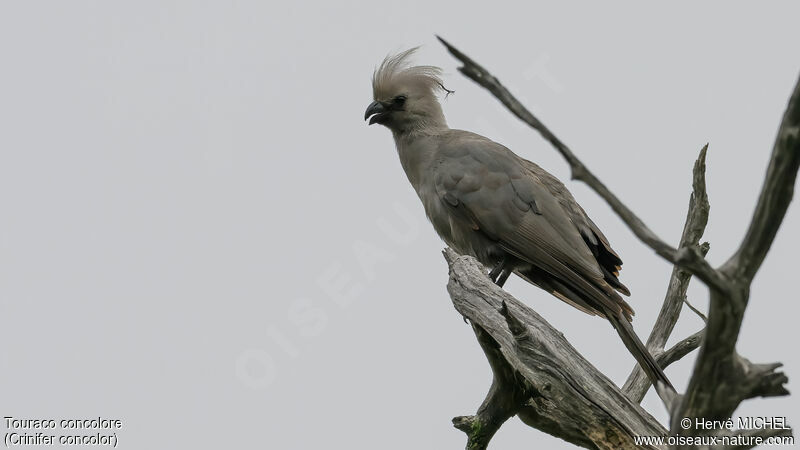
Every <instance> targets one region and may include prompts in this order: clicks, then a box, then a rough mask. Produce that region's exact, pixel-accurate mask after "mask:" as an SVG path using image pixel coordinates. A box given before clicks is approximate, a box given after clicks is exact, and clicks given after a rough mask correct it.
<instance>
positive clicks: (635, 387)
mask: <svg viewBox="0 0 800 450" xmlns="http://www.w3.org/2000/svg"><path fill="white" fill-rule="evenodd" d="M707 151H708V144H706V145H705V146H704V147H703V149H702V150H700V156H699V157H698V158H697V161H696V162H695V163H694V170H693V171H692V194H691V196H690V197H689V211H688V212H687V214H686V223H685V224H684V227H683V233H682V234H681V241H680V247H681V248H688V247H698V246H699V247H698V248H699V251H700V254H701V255H703V256H704V257H705V255H706V253H708V249H709V245H708V243H704V244H703V245H700V238H701V237H703V233H704V232H705V229H706V224H708V214H709V211H710V209H711V206H710V205H709V203H708V194H707V193H706V178H705V176H706V152H707ZM691 278H692V274H691V273H689V272H688V271H687V270H685V269H683V268H682V267H680V266H678V265H676V266H674V267H673V268H672V275H671V276H670V279H669V285H668V287H667V294H666V296H665V297H664V303H663V304H662V306H661V311H660V312H659V313H658V318H657V319H656V323H655V326H653V330H652V331H651V332H650V337H649V338H648V339H647V344H646V345H647V349H648V350H650V352H651V353H653V354H654V355H657V354H659V353H660V352H663V351H664V346H665V345H666V344H667V340H668V339H669V337H670V335H671V334H672V330H673V329H674V328H675V324H676V323H678V318H679V317H680V314H681V309H682V307H683V303H684V301H685V300H686V290H687V289H688V288H689V282H690V281H691ZM649 387H650V380H649V379H648V378H647V375H646V374H645V373H644V370H642V368H641V367H639V365H638V364H637V365H636V366H635V367H634V368H633V371H632V372H631V374H630V375H629V376H628V380H627V381H626V382H625V385H624V386H623V387H622V390H623V391H624V392H625V393H627V394H628V395H629V396H630V397H631V398H632V399H633V400H634V401H636V402H641V401H642V399H643V398H644V396H645V394H646V393H647V390H648V389H649Z"/></svg>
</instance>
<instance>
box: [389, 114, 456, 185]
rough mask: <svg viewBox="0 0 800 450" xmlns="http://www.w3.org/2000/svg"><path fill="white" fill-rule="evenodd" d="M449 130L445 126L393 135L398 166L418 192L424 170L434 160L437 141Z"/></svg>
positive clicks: (422, 180)
mask: <svg viewBox="0 0 800 450" xmlns="http://www.w3.org/2000/svg"><path fill="white" fill-rule="evenodd" d="M448 130H449V128H447V125H444V126H442V127H428V128H425V129H420V130H416V131H413V132H405V133H397V132H395V133H393V134H394V142H395V145H396V147H397V154H398V156H400V164H401V165H402V166H403V170H404V171H405V173H406V176H408V181H410V182H411V185H412V186H413V187H414V189H415V190H417V192H419V189H420V186H421V185H422V183H423V182H424V179H423V176H424V174H425V173H426V172H425V170H424V169H425V168H427V167H430V165H431V164H432V162H433V161H434V159H435V158H436V148H437V141H438V139H439V137H440V136H441V135H442V134H443V133H446V132H447V131H448Z"/></svg>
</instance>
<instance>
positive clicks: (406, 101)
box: [364, 48, 452, 133]
mask: <svg viewBox="0 0 800 450" xmlns="http://www.w3.org/2000/svg"><path fill="white" fill-rule="evenodd" d="M415 51H416V48H412V49H410V50H406V51H404V52H402V53H400V54H398V55H395V56H388V57H386V59H384V60H383V62H382V63H381V65H380V66H378V67H377V68H376V69H375V72H374V74H373V75H372V98H373V100H374V101H373V102H372V103H371V104H370V105H369V106H368V107H367V111H366V112H365V113H364V120H369V124H370V125H372V124H373V123H378V124H381V125H384V126H386V127H387V128H389V129H391V130H392V131H394V132H396V133H403V132H406V131H412V130H418V129H424V128H427V127H446V126H447V123H446V122H445V120H444V114H442V107H441V106H440V105H439V100H438V99H437V98H436V94H437V92H438V91H439V90H443V91H445V92H448V93H449V92H452V91H448V90H447V89H445V87H444V85H443V84H442V80H441V72H442V70H441V69H439V68H438V67H433V66H409V64H408V60H409V58H410V57H411V55H412V54H413V53H414V52H415Z"/></svg>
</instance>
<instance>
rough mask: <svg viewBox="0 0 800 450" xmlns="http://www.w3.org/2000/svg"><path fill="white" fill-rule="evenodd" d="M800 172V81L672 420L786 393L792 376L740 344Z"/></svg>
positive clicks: (719, 414) (720, 413)
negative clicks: (757, 280)
mask: <svg viewBox="0 0 800 450" xmlns="http://www.w3.org/2000/svg"><path fill="white" fill-rule="evenodd" d="M798 168H800V80H798V82H797V84H796V85H795V88H794V91H793V93H792V96H791V98H790V100H789V105H788V106H787V109H786V113H785V114H784V116H783V121H782V122H781V126H780V129H779V130H778V136H777V138H776V140H775V145H774V146H773V150H772V155H771V157H770V162H769V168H768V169H767V175H766V179H765V181H764V186H763V188H762V190H761V195H760V196H759V199H758V203H757V206H756V212H755V214H754V216H753V219H752V222H751V224H750V227H749V229H748V232H747V234H746V236H745V238H744V241H743V242H742V244H741V246H740V247H739V250H738V251H737V252H736V253H735V254H734V255H733V256H732V257H731V258H730V259H729V260H728V262H726V263H725V264H724V265H723V267H722V269H721V270H722V272H723V273H725V274H726V278H728V279H730V280H731V284H732V285H731V288H729V289H728V290H726V291H721V290H718V289H714V288H712V289H711V298H710V306H709V312H708V322H707V323H706V329H707V330H708V331H707V332H706V335H705V338H704V343H703V345H702V347H701V348H700V352H699V353H698V356H697V361H696V363H695V367H694V370H693V372H692V377H691V379H690V381H689V386H688V387H687V390H686V395H685V396H684V398H683V402H682V404H681V406H680V408H678V409H677V410H676V412H675V415H674V416H673V417H672V421H673V427H672V429H673V431H678V432H681V431H680V428H679V427H678V426H677V423H676V421H677V420H679V419H680V418H681V417H703V418H706V419H709V418H710V419H714V418H725V417H730V415H731V414H732V413H733V411H734V410H735V409H736V407H737V406H738V405H739V403H740V402H741V401H742V400H744V399H747V398H750V397H752V396H765V395H786V394H788V391H786V389H785V388H784V387H783V384H785V383H786V376H785V375H783V374H782V373H780V372H775V369H776V368H777V367H778V366H777V365H775V364H771V365H770V364H768V365H760V366H757V365H753V364H751V363H749V361H747V362H746V363H742V361H746V360H744V359H743V358H740V357H739V356H738V355H737V354H736V341H737V339H738V337H739V331H740V329H741V326H742V320H743V319H744V311H745V309H746V308H747V303H748V300H749V297H750V282H751V281H752V277H753V276H754V275H755V273H756V271H757V270H758V268H759V267H760V266H761V263H762V261H763V260H764V257H765V255H766V253H767V251H768V250H769V247H770V246H771V245H772V241H773V240H774V238H775V234H776V233H777V230H778V227H779V226H780V224H781V222H782V221H783V217H784V215H785V214H786V209H787V208H788V206H789V202H790V201H791V199H792V195H793V191H794V184H795V180H796V178H797V171H798Z"/></svg>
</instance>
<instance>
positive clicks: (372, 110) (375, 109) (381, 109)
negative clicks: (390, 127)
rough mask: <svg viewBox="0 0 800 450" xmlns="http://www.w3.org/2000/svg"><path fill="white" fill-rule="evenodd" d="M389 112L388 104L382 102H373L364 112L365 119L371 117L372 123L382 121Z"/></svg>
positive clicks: (370, 121) (370, 122)
mask: <svg viewBox="0 0 800 450" xmlns="http://www.w3.org/2000/svg"><path fill="white" fill-rule="evenodd" d="M389 112H390V111H389V110H388V109H387V108H386V105H384V104H383V103H382V102H372V103H370V104H369V106H367V110H366V111H365V112H364V120H367V119H369V124H370V125H372V124H373V123H382V122H383V120H384V119H385V118H386V116H387V115H388V114H389ZM370 117H371V118H370Z"/></svg>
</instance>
